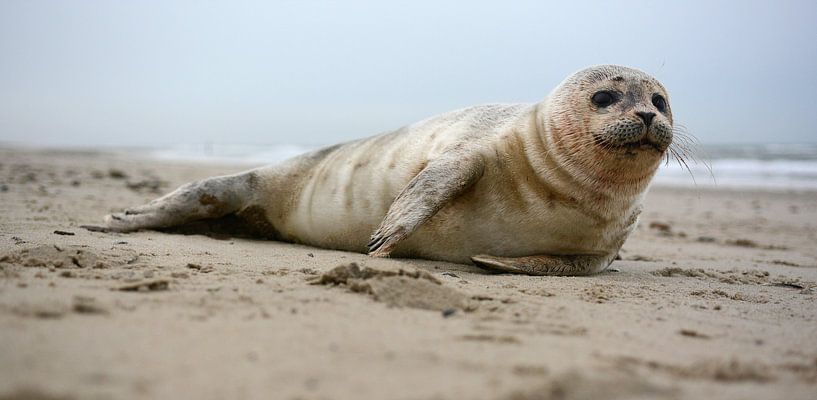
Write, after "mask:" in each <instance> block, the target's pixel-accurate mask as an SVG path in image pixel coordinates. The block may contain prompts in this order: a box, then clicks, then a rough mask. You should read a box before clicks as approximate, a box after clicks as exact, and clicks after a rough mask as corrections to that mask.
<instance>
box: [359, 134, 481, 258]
mask: <svg viewBox="0 0 817 400" xmlns="http://www.w3.org/2000/svg"><path fill="white" fill-rule="evenodd" d="M483 166H484V164H483V159H482V156H481V155H480V154H479V152H478V151H477V150H476V149H475V148H466V149H462V148H460V149H454V150H449V151H447V152H446V153H444V154H442V155H441V156H440V157H438V158H436V159H434V160H433V161H431V162H429V163H428V165H427V166H426V167H425V168H424V169H423V170H422V171H420V173H419V174H417V176H415V177H414V179H412V180H411V181H410V182H409V183H408V185H406V187H405V188H403V191H401V192H400V194H399V195H397V198H396V199H394V202H393V203H392V204H391V206H390V207H389V211H388V212H387V213H386V217H385V218H384V219H383V222H382V223H381V224H380V227H379V228H378V229H377V231H375V233H374V234H373V235H372V238H371V239H372V240H371V241H370V242H369V244H368V245H367V247H368V248H369V255H370V256H374V257H386V256H388V255H389V253H390V252H391V251H392V250H393V249H394V247H395V246H396V245H397V243H398V242H400V241H401V240H403V239H404V238H406V237H407V236H408V235H410V234H411V233H412V232H414V230H415V229H417V228H418V227H419V226H420V225H422V224H423V223H424V222H426V221H428V220H429V219H430V218H431V217H433V216H434V214H436V213H437V211H439V210H440V209H441V208H443V206H445V205H446V204H447V203H448V202H449V201H451V200H452V199H454V198H456V197H457V196H459V195H460V193H462V192H463V191H464V190H465V189H467V188H468V187H470V186H471V185H473V184H474V182H476V181H477V180H479V178H480V177H481V176H482V172H483Z"/></svg>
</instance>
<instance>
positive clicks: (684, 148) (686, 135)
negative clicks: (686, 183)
mask: <svg viewBox="0 0 817 400" xmlns="http://www.w3.org/2000/svg"><path fill="white" fill-rule="evenodd" d="M707 158H708V157H706V154H705V152H704V151H703V149H702V148H701V144H700V142H699V141H698V138H696V137H695V135H693V134H691V133H690V132H689V130H688V129H687V127H686V126H684V125H682V124H675V126H674V127H673V128H672V142H671V143H670V145H669V147H667V152H666V153H665V160H664V165H669V163H670V159H675V161H676V162H677V163H678V166H680V167H681V168H683V169H686V170H687V172H689V176H690V177H692V183H693V184H694V185H695V186H697V185H698V182H697V181H696V180H695V174H693V173H692V168H690V166H689V165H690V163H692V164H694V165H697V164H703V165H704V167H706V170H707V171H708V172H709V176H710V177H711V178H712V181H713V182H715V174H714V173H713V172H712V166H711V165H710V163H709V162H708V161H707Z"/></svg>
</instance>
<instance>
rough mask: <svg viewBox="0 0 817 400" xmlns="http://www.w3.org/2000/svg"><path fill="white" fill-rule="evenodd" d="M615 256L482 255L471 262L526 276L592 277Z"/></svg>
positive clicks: (495, 269)
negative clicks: (511, 256)
mask: <svg viewBox="0 0 817 400" xmlns="http://www.w3.org/2000/svg"><path fill="white" fill-rule="evenodd" d="M614 256H615V255H570V256H552V255H539V256H528V257H516V258H508V257H494V256H491V255H485V254H480V255H476V256H473V257H471V261H473V262H474V264H475V265H476V266H478V267H480V268H483V269H485V270H488V271H494V272H504V273H511V274H524V275H590V274H595V273H596V272H599V271H601V270H603V269H604V268H607V266H608V265H610V262H611V261H612V259H613V257H614Z"/></svg>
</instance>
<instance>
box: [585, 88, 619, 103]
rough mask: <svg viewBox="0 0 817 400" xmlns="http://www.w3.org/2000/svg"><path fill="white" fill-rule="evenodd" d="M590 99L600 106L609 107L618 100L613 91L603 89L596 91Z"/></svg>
mask: <svg viewBox="0 0 817 400" xmlns="http://www.w3.org/2000/svg"><path fill="white" fill-rule="evenodd" d="M590 100H591V101H593V104H595V105H597V106H599V107H607V106H609V105H610V104H613V103H615V102H616V95H615V93H613V92H608V91H606V90H602V91H601V92H596V94H594V95H593V98H591V99H590Z"/></svg>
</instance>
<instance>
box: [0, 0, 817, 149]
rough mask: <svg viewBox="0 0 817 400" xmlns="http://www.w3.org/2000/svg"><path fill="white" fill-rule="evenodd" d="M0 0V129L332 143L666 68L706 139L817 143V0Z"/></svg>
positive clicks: (138, 141) (49, 141) (678, 114)
mask: <svg viewBox="0 0 817 400" xmlns="http://www.w3.org/2000/svg"><path fill="white" fill-rule="evenodd" d="M550 3H551V2H547V1H541V0H535V1H490V2H481V1H456V2H454V1H451V2H448V1H441V0H436V1H420V0H412V1H405V2H395V1H351V0H345V1H337V2H329V1H303V0H301V1H257V2H243V1H224V2H201V1H191V2H186V1H130V2H124V1H32V0H25V1H11V0H3V1H1V2H0V141H2V142H7V143H8V142H12V143H20V142H23V143H37V144H43V145H67V144H79V145H85V146H87V145H168V144H178V143H203V142H215V143H240V144H253V143H259V144H276V143H295V144H308V145H315V144H327V143H332V142H337V141H341V140H347V139H351V138H356V137H363V136H369V135H371V134H375V133H378V132H381V131H385V130H389V129H393V128H397V127H399V126H401V125H404V124H407V123H411V122H414V121H416V120H419V119H422V118H425V117H428V116H431V115H435V114H438V113H441V112H444V111H448V110H452V109H456V108H460V107H464V106H469V105H475V104H483V103H492V102H503V103H508V102H536V101H539V100H541V99H542V98H544V97H545V96H546V95H547V94H548V93H549V92H550V91H551V90H552V89H553V87H554V86H555V85H556V84H558V83H559V82H560V81H561V80H562V79H563V78H564V77H566V76H567V75H568V74H570V73H571V72H573V71H575V70H578V69H581V68H583V67H586V66H588V65H593V64H603V63H615V64H623V65H628V66H633V67H637V68H640V69H643V70H644V71H647V72H649V73H651V74H653V75H655V76H656V77H657V78H658V79H659V80H661V81H662V82H663V83H664V85H665V86H666V87H667V88H668V90H669V93H670V101H671V104H672V107H673V113H674V115H675V118H676V122H678V123H682V124H684V125H685V126H686V127H687V128H688V129H689V130H690V131H692V132H693V133H695V134H696V135H697V136H698V137H699V138H700V140H701V141H702V142H704V143H724V142H811V143H814V142H817V111H815V110H816V109H817V2H814V1H765V2H757V1H734V2H726V1H701V2H697V1H683V2H657V1H644V2H627V1H624V2H623V1H599V2H590V1H587V2H583V1H571V2H569V4H568V2H564V4H550Z"/></svg>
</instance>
